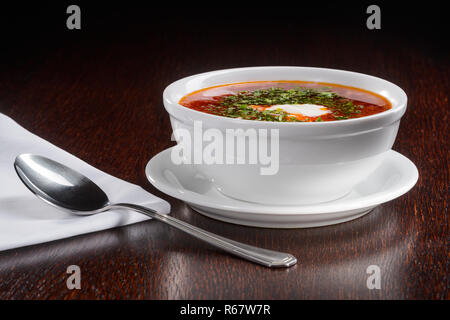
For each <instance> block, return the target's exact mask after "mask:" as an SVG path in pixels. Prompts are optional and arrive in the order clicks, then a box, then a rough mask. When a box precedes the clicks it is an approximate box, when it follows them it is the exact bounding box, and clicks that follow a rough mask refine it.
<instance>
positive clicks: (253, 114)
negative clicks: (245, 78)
mask: <svg viewBox="0 0 450 320" xmlns="http://www.w3.org/2000/svg"><path fill="white" fill-rule="evenodd" d="M179 103H180V104H181V105H182V106H184V107H187V108H190V109H194V110H197V111H201V112H206V113H209V114H213V115H218V116H223V117H229V118H237V119H246V120H259V121H277V122H320V121H342V120H346V119H354V118H361V117H367V116H370V115H373V114H377V113H380V112H383V111H386V110H389V109H390V108H391V107H392V105H391V103H390V102H389V101H388V100H387V99H386V98H384V97H382V96H380V95H378V94H376V93H373V92H370V91H367V90H363V89H359V88H354V87H348V86H343V85H338V84H332V83H324V82H308V81H252V82H241V83H232V84H226V85H220V86H214V87H210V88H206V89H202V90H198V91H195V92H192V93H190V94H188V95H186V96H184V97H183V98H182V99H181V100H180V102H179Z"/></svg>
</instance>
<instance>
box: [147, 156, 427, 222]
mask: <svg viewBox="0 0 450 320" xmlns="http://www.w3.org/2000/svg"><path fill="white" fill-rule="evenodd" d="M170 153H171V148H169V149H167V150H164V151H162V152H161V153H159V154H157V155H156V156H154V157H153V158H152V159H151V160H150V161H149V163H148V164H147V167H146V169H145V172H146V175H147V178H148V179H149V181H150V183H151V184H152V185H153V186H155V187H156V188H157V189H158V190H160V191H162V192H164V193H166V194H168V195H170V196H172V197H174V198H177V199H180V200H182V201H184V202H186V203H187V204H188V205H190V206H191V207H192V208H193V209H194V210H196V211H198V212H200V213H201V214H203V215H205V216H208V217H211V218H214V219H218V220H222V221H226V222H231V223H235V224H240V225H247V226H255V227H265V228H307V227H319V226H326V225H331V224H336V223H341V222H345V221H349V220H353V219H356V218H359V217H361V216H363V215H365V214H366V213H368V212H369V211H370V210H372V209H373V208H374V207H376V206H377V205H380V204H382V203H385V202H387V201H390V200H392V199H395V198H397V197H399V196H401V195H403V194H404V193H406V192H408V191H409V190H410V189H411V188H412V187H413V186H414V185H415V184H416V182H417V179H418V177H419V174H418V171H417V168H416V166H415V165H414V163H412V162H411V161H410V160H409V159H408V158H406V157H404V156H402V155H401V154H400V153H398V152H395V151H393V150H391V151H389V152H388V154H387V156H386V159H385V161H384V162H383V163H382V165H381V166H380V167H379V168H378V169H377V170H376V171H375V172H373V173H372V174H371V175H370V176H369V177H368V178H367V179H366V180H364V181H363V182H362V183H360V184H359V185H357V186H356V187H355V188H354V189H353V190H352V191H351V192H350V193H349V194H348V195H346V196H345V197H343V198H340V199H338V200H335V201H330V202H327V203H320V204H315V205H303V206H271V205H264V204H258V203H251V202H246V201H240V200H236V199H232V198H229V197H227V196H225V195H223V194H222V193H220V192H219V191H217V189H216V188H215V186H214V183H213V182H212V181H210V180H208V179H207V178H205V177H203V176H202V175H201V174H200V173H198V172H196V171H195V170H194V168H193V167H192V166H191V165H175V164H173V162H172V161H171V159H170Z"/></svg>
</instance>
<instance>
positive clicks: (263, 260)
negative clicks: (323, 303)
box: [110, 203, 297, 268]
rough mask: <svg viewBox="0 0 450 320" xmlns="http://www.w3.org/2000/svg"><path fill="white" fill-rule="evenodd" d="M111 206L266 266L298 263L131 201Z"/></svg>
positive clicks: (284, 255)
mask: <svg viewBox="0 0 450 320" xmlns="http://www.w3.org/2000/svg"><path fill="white" fill-rule="evenodd" d="M110 208H111V209H113V208H125V209H131V210H134V211H137V212H139V213H142V214H145V215H147V216H149V217H151V218H154V219H156V220H158V221H161V222H164V223H167V224H168V225H170V226H172V227H175V228H177V229H179V230H181V231H184V232H186V233H188V234H190V235H191V236H194V237H196V238H198V239H200V240H203V241H205V242H208V243H209V244H212V245H213V246H215V247H219V248H221V249H223V250H225V251H227V252H229V253H231V254H234V255H236V256H239V257H241V258H244V259H247V260H250V261H252V262H256V263H259V264H261V265H264V266H266V267H278V268H282V267H290V266H293V265H295V264H296V263H297V259H296V258H295V257H294V256H293V255H291V254H288V253H283V252H277V251H272V250H267V249H262V248H257V247H254V246H251V245H248V244H243V243H240V242H237V241H234V240H230V239H227V238H224V237H221V236H218V235H216V234H213V233H211V232H208V231H205V230H203V229H200V228H197V227H195V226H193V225H190V224H189V223H186V222H184V221H181V220H178V219H175V218H174V217H171V216H169V215H164V214H161V213H158V212H156V211H154V210H152V209H149V208H146V207H142V206H138V205H134V204H129V203H118V204H113V205H111V206H110Z"/></svg>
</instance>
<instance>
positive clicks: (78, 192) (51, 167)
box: [14, 154, 297, 267]
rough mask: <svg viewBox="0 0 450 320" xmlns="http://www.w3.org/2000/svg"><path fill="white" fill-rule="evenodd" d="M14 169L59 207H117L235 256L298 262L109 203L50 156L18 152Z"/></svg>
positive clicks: (84, 211)
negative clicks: (145, 216) (140, 214)
mask: <svg viewBox="0 0 450 320" xmlns="http://www.w3.org/2000/svg"><path fill="white" fill-rule="evenodd" d="M14 168H15V169H16V172H17V174H18V175H19V178H20V179H21V180H22V182H23V183H24V184H25V185H26V186H27V187H28V189H30V191H31V192H33V193H34V194H35V195H36V196H38V197H39V198H40V199H42V200H44V201H45V202H47V203H49V204H51V205H53V206H55V207H57V208H58V209H63V210H65V211H69V212H71V213H73V214H76V215H91V214H96V213H100V212H104V211H107V210H111V209H118V208H124V209H130V210H134V211H137V212H139V213H142V214H145V215H147V216H149V217H151V218H154V219H156V220H158V221H161V222H164V223H167V224H168V225H170V226H172V227H175V228H177V229H179V230H181V231H184V232H186V233H188V234H190V235H192V236H194V237H196V238H198V239H201V240H203V241H206V242H208V243H209V244H212V245H213V246H216V247H219V248H221V249H223V250H225V251H227V252H229V253H232V254H234V255H236V256H239V257H241V258H244V259H247V260H250V261H253V262H256V263H259V264H262V265H264V266H267V267H290V266H293V265H294V264H296V263H297V259H296V258H295V257H294V256H292V255H290V254H287V253H282V252H276V251H272V250H267V249H261V248H257V247H253V246H250V245H247V244H243V243H239V242H237V241H233V240H229V239H227V238H224V237H221V236H218V235H215V234H213V233H211V232H208V231H205V230H202V229H200V228H197V227H194V226H192V225H190V224H188V223H186V222H183V221H181V220H178V219H175V218H173V217H171V216H168V215H164V214H160V213H158V212H156V211H154V210H152V209H149V208H146V207H142V206H138V205H135V204H129V203H117V204H112V203H110V202H109V199H108V196H107V195H106V194H105V193H104V192H103V190H102V189H100V187H99V186H97V185H96V184H95V183H94V182H92V181H91V180H89V179H88V178H87V177H85V176H83V175H82V174H81V173H79V172H77V171H75V170H73V169H71V168H68V167H66V166H65V165H63V164H61V163H59V162H56V161H53V160H51V159H48V158H45V157H42V156H38V155H32V154H21V155H19V156H17V157H16V160H15V162H14Z"/></svg>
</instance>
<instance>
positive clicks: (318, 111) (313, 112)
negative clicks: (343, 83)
mask: <svg viewBox="0 0 450 320" xmlns="http://www.w3.org/2000/svg"><path fill="white" fill-rule="evenodd" d="M278 109H281V110H283V111H284V112H286V113H289V114H292V115H301V116H304V117H319V116H321V115H324V114H327V113H331V111H330V110H329V109H328V108H327V107H325V106H321V105H317V104H275V105H273V106H270V107H268V108H266V109H265V110H278Z"/></svg>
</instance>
